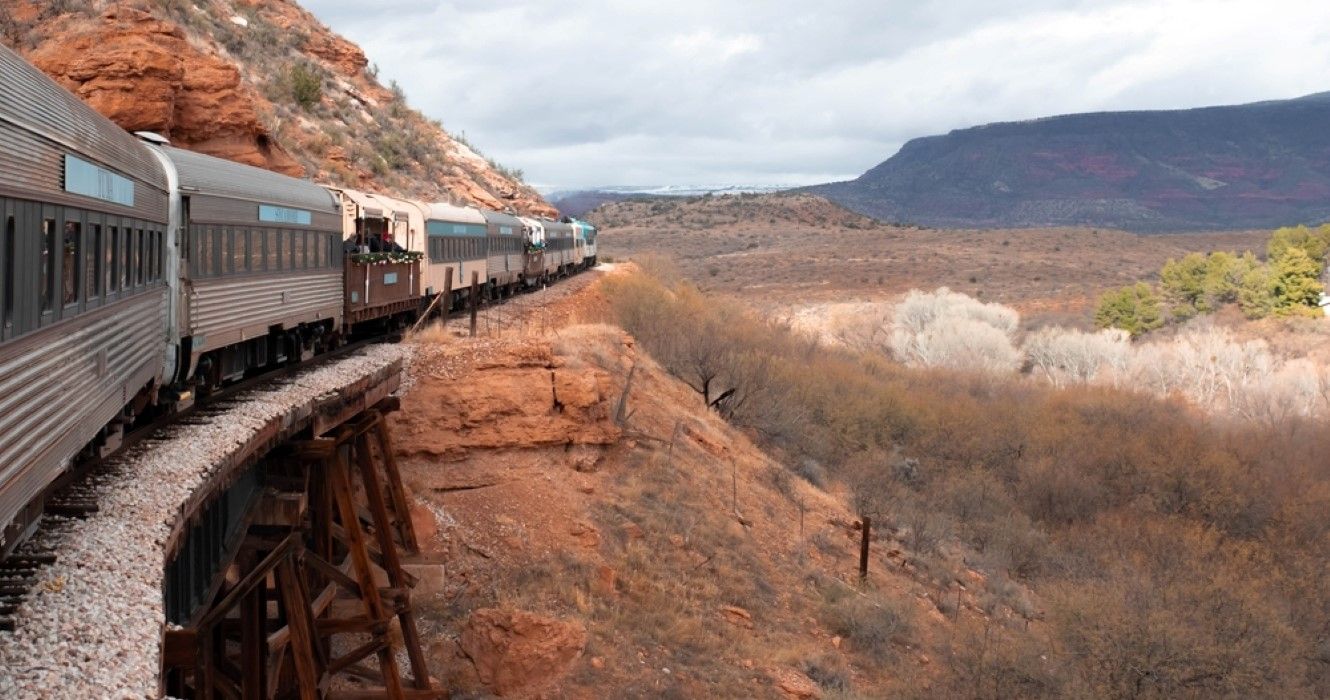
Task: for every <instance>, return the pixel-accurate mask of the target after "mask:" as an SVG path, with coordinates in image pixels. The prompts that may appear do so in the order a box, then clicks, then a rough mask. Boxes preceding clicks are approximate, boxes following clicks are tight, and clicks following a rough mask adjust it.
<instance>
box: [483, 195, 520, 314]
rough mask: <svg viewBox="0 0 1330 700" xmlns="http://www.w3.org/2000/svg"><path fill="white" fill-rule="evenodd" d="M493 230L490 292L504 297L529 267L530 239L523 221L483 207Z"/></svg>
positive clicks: (489, 268) (491, 237) (490, 249)
mask: <svg viewBox="0 0 1330 700" xmlns="http://www.w3.org/2000/svg"><path fill="white" fill-rule="evenodd" d="M481 213H482V214H484V215H485V222H486V225H487V227H488V229H489V236H488V244H489V255H488V257H487V262H488V265H487V267H488V272H489V283H490V293H491V294H493V295H495V296H504V295H506V294H508V293H511V292H512V291H513V289H512V288H513V286H514V285H515V284H516V283H517V282H518V281H519V280H521V279H522V276H523V274H524V273H525V268H526V255H525V251H526V238H525V236H523V235H522V231H523V227H524V225H523V223H522V220H521V219H519V218H517V217H515V216H513V215H511V214H504V213H502V212H497V211H489V210H481Z"/></svg>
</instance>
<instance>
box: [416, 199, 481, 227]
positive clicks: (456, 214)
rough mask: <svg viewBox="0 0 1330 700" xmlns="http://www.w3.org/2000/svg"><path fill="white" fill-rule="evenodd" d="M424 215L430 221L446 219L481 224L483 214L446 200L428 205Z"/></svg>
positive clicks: (460, 222)
mask: <svg viewBox="0 0 1330 700" xmlns="http://www.w3.org/2000/svg"><path fill="white" fill-rule="evenodd" d="M426 216H427V218H429V219H430V220H431V221H447V222H451V223H458V224H483V223H485V215H484V214H482V213H480V210H479V209H475V208H473V207H459V206H457V205H456V204H449V203H447V202H435V203H433V204H430V205H428V207H427V209H426Z"/></svg>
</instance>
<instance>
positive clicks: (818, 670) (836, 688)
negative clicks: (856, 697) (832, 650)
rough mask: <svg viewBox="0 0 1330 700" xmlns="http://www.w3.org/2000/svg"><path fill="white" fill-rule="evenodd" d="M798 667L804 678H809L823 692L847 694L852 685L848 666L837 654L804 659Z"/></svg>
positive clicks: (851, 676)
mask: <svg viewBox="0 0 1330 700" xmlns="http://www.w3.org/2000/svg"><path fill="white" fill-rule="evenodd" d="M799 667H800V668H799V670H800V671H803V673H804V675H805V676H808V677H809V678H811V679H812V680H813V682H814V683H817V684H818V685H819V686H820V687H821V688H822V689H823V690H828V691H831V692H833V693H848V692H850V689H851V688H852V687H853V685H854V683H853V680H852V679H853V675H852V673H851V671H850V665H849V664H848V663H846V662H845V659H844V658H843V657H841V656H840V655H838V654H819V655H817V656H814V657H812V658H808V659H804V660H803V662H802V663H801V664H799Z"/></svg>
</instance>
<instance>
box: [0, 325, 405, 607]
mask: <svg viewBox="0 0 1330 700" xmlns="http://www.w3.org/2000/svg"><path fill="white" fill-rule="evenodd" d="M400 339H401V338H400V336H388V337H377V338H367V339H364V340H359V341H356V342H353V343H349V344H347V345H345V346H342V347H340V348H337V349H335V350H331V351H329V352H326V353H324V354H322V355H319V356H317V357H315V358H312V359H310V360H308V361H306V362H301V363H298V364H292V365H286V366H283V367H278V368H275V369H273V370H270V371H268V372H264V373H262V374H258V375H255V376H253V377H249V378H246V379H243V380H241V381H239V382H236V383H235V384H231V385H228V386H226V387H223V388H222V389H220V390H218V391H215V392H213V393H211V394H209V395H208V396H206V397H203V398H201V399H199V400H198V401H197V402H196V403H195V404H194V405H192V406H190V407H188V408H186V409H184V410H182V411H179V412H175V413H168V414H165V415H163V416H160V417H158V418H156V419H154V420H151V421H149V422H147V423H144V424H142V425H139V426H137V427H135V428H133V429H132V430H130V431H129V432H127V433H126V434H125V436H124V437H123V438H122V439H121V444H120V447H119V448H117V449H116V451H115V452H112V453H111V454H108V455H104V456H101V457H97V458H92V459H85V460H82V461H80V462H77V463H75V464H73V465H71V466H70V468H69V470H67V471H66V472H65V474H64V475H62V476H61V477H60V478H59V479H57V480H56V481H55V482H54V483H53V484H52V485H51V488H50V489H49V490H48V491H47V493H46V495H45V496H44V503H43V506H42V513H43V517H42V522H41V524H39V525H38V527H37V530H36V531H35V532H34V533H32V535H31V536H29V537H28V539H27V541H26V542H24V543H22V544H20V545H19V546H18V547H17V548H15V550H14V551H13V552H12V553H11V554H10V555H9V556H7V557H5V558H3V559H0V631H13V629H14V626H15V623H14V619H13V613H14V611H15V610H16V609H17V608H18V605H19V604H20V603H21V602H22V600H23V598H24V596H26V595H27V594H28V592H29V591H31V590H32V589H33V587H34V586H35V585H37V583H38V581H39V579H40V576H41V570H42V568H44V567H45V566H48V565H50V564H54V563H55V561H56V555H55V553H54V552H53V551H52V549H51V548H50V547H49V546H47V544H46V542H47V541H48V540H49V539H50V538H49V537H48V535H50V534H52V533H51V532H50V531H51V528H53V527H60V526H61V525H62V524H63V523H64V522H66V521H67V520H69V519H78V520H81V519H84V518H87V517H88V516H90V515H92V514H94V513H96V512H97V511H98V510H99V506H98V495H99V493H100V487H99V484H100V483H101V482H103V481H105V480H107V479H109V478H110V477H111V476H113V475H114V474H115V469H116V464H117V462H118V461H119V460H121V459H122V458H124V457H126V456H128V455H130V454H131V453H133V451H134V450H135V449H136V448H138V447H141V446H145V445H151V444H152V443H154V442H161V441H164V440H165V439H166V438H167V437H168V435H166V434H165V433H164V431H167V430H169V429H170V428H172V427H173V426H183V425H198V424H204V423H208V422H210V421H211V420H213V419H214V418H215V417H216V416H218V415H220V414H222V413H224V412H225V411H226V410H228V409H230V408H232V407H233V406H235V405H236V403H237V402H238V401H239V399H240V397H241V396H243V395H244V394H246V393H249V392H253V391H255V390H258V389H262V388H265V387H269V386H273V385H279V384H281V383H282V382H283V381H284V380H285V379H286V378H288V377H291V376H294V375H296V374H298V373H301V372H306V371H309V370H311V369H315V368H318V367H321V366H323V365H326V364H328V363H331V362H335V361H337V360H339V359H341V358H343V357H347V356H349V355H351V354H353V353H355V352H357V351H359V350H361V349H363V348H365V347H368V346H370V345H372V344H375V343H381V342H396V341H398V340H400Z"/></svg>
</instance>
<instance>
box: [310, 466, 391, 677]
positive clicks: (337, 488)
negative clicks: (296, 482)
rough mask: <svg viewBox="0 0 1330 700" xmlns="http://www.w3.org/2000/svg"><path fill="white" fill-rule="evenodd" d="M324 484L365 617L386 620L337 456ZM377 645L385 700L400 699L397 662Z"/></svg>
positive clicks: (382, 641) (383, 643)
mask: <svg viewBox="0 0 1330 700" xmlns="http://www.w3.org/2000/svg"><path fill="white" fill-rule="evenodd" d="M328 481H329V483H330V484H331V486H332V491H333V498H334V500H336V501H337V505H338V511H339V512H340V513H341V516H342V531H343V532H344V533H345V534H346V546H347V548H348V549H350V550H351V560H352V562H353V563H354V568H355V571H356V580H357V583H359V584H360V594H361V599H362V600H364V602H365V613H366V614H367V615H368V616H369V617H370V618H372V619H375V620H382V619H384V618H385V617H386V615H385V614H384V609H383V601H382V600H381V599H380V598H379V588H378V586H376V585H375V583H374V571H373V569H371V568H370V566H371V564H370V559H369V550H368V549H366V546H365V536H364V533H363V532H362V531H361V529H360V517H359V516H358V515H357V514H356V503H355V496H354V494H353V493H352V491H351V479H350V474H348V473H347V466H346V463H345V462H344V461H342V456H341V454H337V455H336V456H334V457H333V459H332V461H331V463H330V464H329V469H328ZM376 641H377V642H379V644H378V656H379V670H380V672H382V674H383V685H384V688H385V690H387V691H388V697H390V698H400V697H402V678H401V675H400V674H399V673H398V671H397V660H396V659H395V658H393V650H392V647H391V646H390V645H389V644H388V641H387V640H386V639H376Z"/></svg>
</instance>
